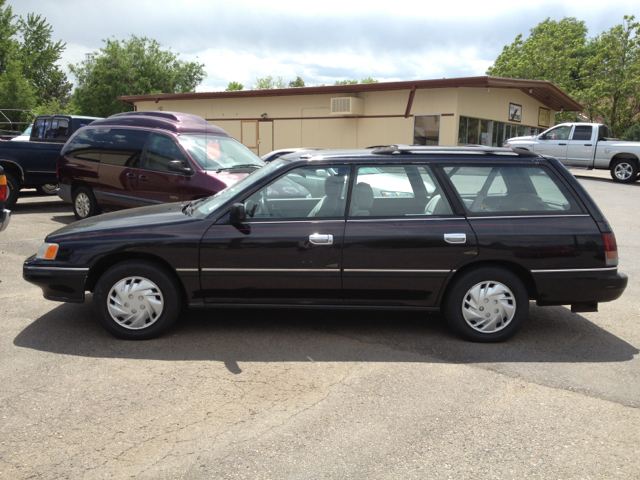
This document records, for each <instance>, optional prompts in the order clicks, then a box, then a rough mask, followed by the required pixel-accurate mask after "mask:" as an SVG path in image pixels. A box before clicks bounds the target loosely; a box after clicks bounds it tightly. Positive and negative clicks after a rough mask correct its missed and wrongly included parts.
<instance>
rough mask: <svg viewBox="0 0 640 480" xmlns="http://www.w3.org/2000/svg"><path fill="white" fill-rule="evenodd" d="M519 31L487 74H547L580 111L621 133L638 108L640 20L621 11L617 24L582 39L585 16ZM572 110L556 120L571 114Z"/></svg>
mask: <svg viewBox="0 0 640 480" xmlns="http://www.w3.org/2000/svg"><path fill="white" fill-rule="evenodd" d="M530 32H531V33H530V35H529V37H528V38H527V39H526V40H525V39H523V36H522V35H521V34H520V35H518V36H517V37H516V39H515V41H514V42H513V43H512V44H511V45H507V46H505V47H504V49H503V50H502V53H501V54H500V55H499V56H498V58H497V59H496V61H495V62H494V64H493V65H492V66H491V67H490V68H489V69H488V70H487V75H492V76H498V77H507V78H522V79H532V80H547V81H550V82H553V83H554V84H556V85H557V86H559V87H560V88H562V89H563V90H565V91H566V92H567V93H568V94H569V95H571V96H573V97H574V98H576V99H577V100H578V101H579V102H580V103H582V105H583V106H584V107H585V108H584V114H586V115H587V117H588V118H589V119H590V120H591V121H594V122H596V121H597V122H604V123H606V124H608V125H609V126H610V127H611V130H612V132H613V134H614V135H616V136H622V134H623V133H624V132H625V131H626V130H627V129H628V128H629V127H630V126H631V125H632V124H633V123H634V121H636V120H634V119H635V118H636V117H637V116H638V114H639V113H640V24H638V22H636V21H635V17H633V16H625V17H624V20H623V22H622V24H620V25H616V26H615V27H613V28H611V29H610V30H608V31H606V32H603V33H602V34H601V35H599V36H596V37H594V38H592V39H587V29H586V27H585V25H584V22H582V21H578V20H576V19H575V18H573V17H569V18H564V19H562V20H560V21H559V22H556V21H554V20H550V19H549V18H547V19H546V20H545V21H543V22H541V23H540V24H538V25H537V26H536V27H534V28H532V29H531V31H530ZM575 119H576V115H575V114H574V113H572V112H565V113H562V114H556V121H558V120H575Z"/></svg>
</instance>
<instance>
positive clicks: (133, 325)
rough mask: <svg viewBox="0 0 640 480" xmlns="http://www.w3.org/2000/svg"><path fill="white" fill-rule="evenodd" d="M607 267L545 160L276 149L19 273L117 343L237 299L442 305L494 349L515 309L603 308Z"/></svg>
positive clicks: (81, 232)
mask: <svg viewBox="0 0 640 480" xmlns="http://www.w3.org/2000/svg"><path fill="white" fill-rule="evenodd" d="M291 185H297V186H298V187H297V188H298V189H297V192H298V193H297V194H291V195H286V194H285V193H286V192H287V189H289V188H291ZM294 190H296V189H294ZM299 192H306V193H305V194H304V195H302V194H299ZM294 193H295V192H294ZM617 265H618V254H617V246H616V241H615V237H614V234H613V231H612V230H611V228H610V226H609V224H608V223H607V220H606V219H605V217H604V216H603V214H602V213H601V212H600V210H599V209H598V207H597V206H596V204H595V203H594V201H593V200H592V199H591V197H590V196H589V195H588V194H587V192H586V191H585V190H584V189H583V188H582V186H581V185H580V184H579V183H578V182H577V181H576V180H575V179H574V177H573V176H572V175H571V174H570V173H569V172H568V171H567V169H566V168H565V167H564V166H562V165H561V164H560V163H559V162H558V161H557V160H556V159H554V158H544V157H541V156H538V155H535V154H531V153H529V152H526V151H514V150H511V149H505V148H489V147H413V146H397V145H396V146H390V147H381V148H376V149H373V150H353V151H318V152H302V153H299V154H291V155H288V156H285V157H282V158H280V159H278V160H275V161H273V162H271V163H269V164H268V165H267V166H265V167H263V168H261V169H259V170H257V171H255V172H254V173H252V174H251V175H249V176H247V177H246V178H244V179H242V180H240V181H239V182H238V183H236V184H235V185H233V186H231V187H229V188H227V189H225V190H223V191H222V192H220V193H219V194H217V195H215V196H213V197H208V198H203V199H200V200H196V201H192V202H183V203H172V204H166V205H157V206H152V207H145V208H139V209H135V210H130V211H126V212H117V213H112V214H108V215H104V216H100V217H94V218H90V219H86V220H83V221H80V222H77V223H75V224H72V225H69V226H67V227H64V228H62V229H60V230H58V231H56V232H53V233H52V234H50V235H49V236H48V237H47V238H46V240H45V243H44V244H43V245H42V247H41V248H40V250H39V252H38V253H37V254H36V255H34V256H32V257H30V258H28V259H27V260H26V261H25V263H24V270H23V274H24V278H25V279H26V280H27V281H29V282H32V283H34V284H36V285H38V286H40V287H41V288H42V290H43V293H44V296H45V298H47V299H50V300H56V301H64V302H83V301H84V299H85V292H87V291H89V292H93V304H94V308H95V312H96V316H97V318H98V319H99V321H100V322H101V323H102V325H103V326H104V327H105V328H106V329H107V330H108V331H109V332H111V333H112V334H113V335H115V336H117V337H120V338H126V339H144V338H152V337H155V336H157V335H159V334H161V333H162V332H164V331H165V330H166V329H167V328H169V327H170V326H171V324H172V323H173V322H174V321H175V320H176V318H177V317H178V314H179V311H180V309H181V306H182V305H188V306H190V307H219V306H247V305H251V306H255V307H258V306H265V307H266V306H280V307H313V308H318V307H324V308H380V309H422V310H425V311H441V312H443V314H444V317H445V318H446V320H447V321H448V323H449V325H450V326H451V327H452V328H453V329H454V330H455V331H456V332H457V333H458V334H460V335H461V336H463V337H464V338H466V339H469V340H472V341H481V342H496V341H501V340H505V339H507V338H509V337H510V336H512V335H513V334H514V333H515V332H516V331H517V330H518V329H519V328H520V327H521V326H522V324H523V322H525V320H526V318H527V316H528V309H529V302H530V300H534V301H536V303H537V304H538V305H571V308H572V310H573V311H575V312H587V311H588V312H593V311H597V307H598V303H599V302H609V301H612V300H615V299H617V298H618V297H620V295H622V293H623V291H624V289H625V287H626V284H627V277H626V276H625V275H624V274H621V273H618V266H617Z"/></svg>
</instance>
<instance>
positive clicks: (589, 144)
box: [584, 143, 593, 147]
mask: <svg viewBox="0 0 640 480" xmlns="http://www.w3.org/2000/svg"><path fill="white" fill-rule="evenodd" d="M584 146H585V147H593V144H592V143H585V144H584Z"/></svg>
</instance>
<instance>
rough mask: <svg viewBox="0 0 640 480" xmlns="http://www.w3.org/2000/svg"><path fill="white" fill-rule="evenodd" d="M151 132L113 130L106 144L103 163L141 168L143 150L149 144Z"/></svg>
mask: <svg viewBox="0 0 640 480" xmlns="http://www.w3.org/2000/svg"><path fill="white" fill-rule="evenodd" d="M148 137H149V132H145V131H144V130H127V129H123V128H112V129H111V131H109V134H108V135H107V138H106V140H105V142H104V150H103V152H102V159H101V161H102V163H107V164H109V165H119V166H122V167H132V168H135V167H138V166H140V157H141V156H142V150H144V145H145V143H147V138H148Z"/></svg>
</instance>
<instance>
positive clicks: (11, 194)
mask: <svg viewBox="0 0 640 480" xmlns="http://www.w3.org/2000/svg"><path fill="white" fill-rule="evenodd" d="M5 176H6V177H7V200H6V201H5V203H4V205H5V208H7V209H8V210H11V209H12V208H13V206H14V205H15V204H16V202H17V201H18V197H19V196H20V184H19V183H18V181H17V180H16V179H15V177H14V176H13V175H11V174H10V173H9V172H7V171H5Z"/></svg>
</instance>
